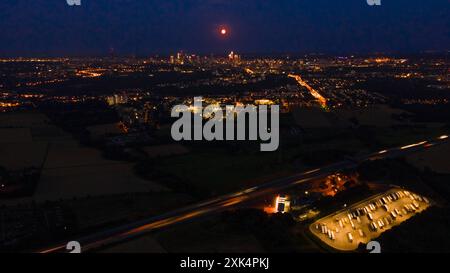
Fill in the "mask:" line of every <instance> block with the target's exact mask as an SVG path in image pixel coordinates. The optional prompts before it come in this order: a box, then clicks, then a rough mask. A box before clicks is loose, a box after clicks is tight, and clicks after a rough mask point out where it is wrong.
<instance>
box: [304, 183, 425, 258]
mask: <svg viewBox="0 0 450 273" xmlns="http://www.w3.org/2000/svg"><path fill="white" fill-rule="evenodd" d="M395 193H399V194H402V197H400V198H399V199H397V200H392V201H387V202H386V203H387V204H386V205H387V208H388V210H387V211H386V210H385V208H384V207H383V206H382V205H378V204H375V203H376V202H379V200H381V198H387V196H388V195H390V194H395ZM380 202H381V201H380ZM429 202H430V201H429V200H426V199H422V197H421V196H418V195H416V194H414V193H411V192H407V191H403V190H399V189H392V190H390V191H388V192H386V193H384V194H381V195H376V196H374V197H371V198H369V199H366V200H364V201H362V202H359V203H357V204H354V205H352V206H350V207H349V208H348V209H345V210H340V211H338V212H336V213H334V214H331V215H328V216H326V217H324V218H322V219H319V220H317V221H316V222H314V223H313V224H311V225H310V227H309V229H310V231H311V232H312V233H313V235H314V236H316V237H317V238H318V239H320V240H321V241H322V242H323V243H325V244H327V245H328V246H330V247H331V248H334V249H336V250H340V251H352V250H356V249H357V248H358V245H359V244H360V243H363V244H367V243H368V242H370V241H371V240H373V239H375V238H378V237H379V236H380V235H381V234H382V233H383V232H385V231H387V230H389V229H391V228H393V227H395V226H398V225H400V224H401V223H403V222H404V221H406V220H408V219H409V218H411V217H413V216H415V215H416V214H418V213H420V212H422V211H424V210H426V209H427V208H428V207H429V206H430V203H429ZM413 203H416V204H417V205H418V207H415V208H414V209H412V208H411V209H408V210H406V209H405V207H404V206H405V205H406V206H412V204H413ZM370 204H375V205H374V207H373V209H371V208H370ZM380 204H381V203H380ZM364 208H367V209H368V210H367V211H370V212H369V213H364V214H363V215H359V216H356V217H355V215H356V214H355V215H352V214H353V213H354V212H355V211H356V210H357V209H361V210H362V209H364ZM392 211H394V213H395V214H396V217H393V216H391V215H392V214H391V213H392ZM396 211H399V212H400V213H396ZM397 214H398V215H397ZM379 221H382V222H384V223H383V225H382V226H381V227H380V225H379V224H378V223H379ZM371 223H375V224H376V225H377V229H376V230H373V229H371V228H370V227H369V225H370V224H371Z"/></svg>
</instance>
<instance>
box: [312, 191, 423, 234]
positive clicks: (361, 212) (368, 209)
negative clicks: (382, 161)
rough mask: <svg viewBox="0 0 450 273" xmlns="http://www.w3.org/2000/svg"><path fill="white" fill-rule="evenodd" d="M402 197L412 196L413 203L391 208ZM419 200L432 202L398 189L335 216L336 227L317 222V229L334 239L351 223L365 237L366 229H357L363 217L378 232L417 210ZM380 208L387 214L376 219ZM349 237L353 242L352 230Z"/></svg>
mask: <svg viewBox="0 0 450 273" xmlns="http://www.w3.org/2000/svg"><path fill="white" fill-rule="evenodd" d="M402 198H410V199H411V203H410V204H406V205H404V206H403V208H402V209H398V208H395V209H392V210H390V205H391V203H392V202H394V201H397V200H399V199H402ZM418 201H420V202H425V203H427V204H429V203H430V201H429V200H428V199H427V198H426V197H422V196H420V195H417V194H414V193H411V192H409V191H406V190H398V191H396V192H392V193H389V194H387V195H385V196H383V197H380V198H378V199H376V200H374V201H372V202H370V203H369V204H367V205H365V206H363V207H359V208H356V209H351V210H349V211H348V213H347V215H346V217H342V218H335V221H336V227H335V228H329V227H328V226H327V225H326V224H322V223H317V224H316V229H317V230H318V231H319V232H320V233H322V234H324V235H326V236H327V237H328V238H329V239H330V240H333V241H334V240H336V233H339V232H340V231H342V230H344V229H345V227H346V226H347V225H350V226H351V228H352V229H353V230H355V231H356V232H357V235H359V236H360V237H365V236H366V234H365V233H364V231H363V230H362V229H361V228H359V229H357V227H356V225H355V222H356V223H358V224H361V223H362V221H361V217H363V216H367V218H368V220H369V222H370V223H369V230H371V231H372V232H376V231H377V230H378V229H384V228H385V227H387V226H388V225H390V224H392V223H393V222H394V221H395V220H396V219H397V218H398V217H402V216H404V215H407V214H408V213H414V212H415V211H417V210H418V209H419V208H420V204H419V203H418ZM379 208H383V209H384V211H386V213H387V215H386V216H385V217H382V218H379V219H374V216H373V213H374V212H375V211H376V210H377V209H379ZM347 239H348V241H349V242H353V240H354V237H353V233H352V232H347Z"/></svg>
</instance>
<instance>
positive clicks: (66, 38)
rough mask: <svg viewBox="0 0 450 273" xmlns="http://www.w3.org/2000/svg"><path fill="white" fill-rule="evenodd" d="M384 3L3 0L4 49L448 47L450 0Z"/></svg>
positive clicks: (0, 35)
mask: <svg viewBox="0 0 450 273" xmlns="http://www.w3.org/2000/svg"><path fill="white" fill-rule="evenodd" d="M381 1H382V6H380V7H371V6H368V5H367V3H366V0H335V1H332V0H158V1H156V0H82V6H81V7H69V6H68V5H67V4H66V0H1V2H0V55H1V56H14V55H28V56H29V55H105V54H107V53H108V52H109V50H110V48H114V50H115V52H116V53H117V54H122V55H128V54H139V55H144V54H145V55H148V54H155V53H160V54H167V53H172V52H175V51H177V50H184V51H186V52H192V53H203V54H206V53H222V52H226V51H229V50H232V49H233V50H235V51H238V52H243V53H310V52H323V53H366V52H403V53H409V52H417V51H423V50H440V51H442V50H450V0H430V1H427V0H381ZM221 25H226V26H228V28H229V29H230V35H229V36H228V37H227V38H223V37H220V35H218V34H217V32H218V28H219V27H220V26H221Z"/></svg>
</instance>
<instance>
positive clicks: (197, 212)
mask: <svg viewBox="0 0 450 273" xmlns="http://www.w3.org/2000/svg"><path fill="white" fill-rule="evenodd" d="M447 141H448V136H441V137H439V138H437V139H436V140H432V141H423V142H419V143H415V144H411V145H406V146H403V147H398V148H392V149H388V150H382V151H379V152H375V153H371V154H369V155H365V156H361V157H358V158H355V159H348V160H344V161H341V162H337V163H334V164H331V165H328V166H324V167H322V168H318V169H314V170H310V171H307V172H303V173H299V174H296V175H293V176H290V177H286V178H282V179H278V180H275V181H272V182H269V183H266V184H262V185H260V186H256V187H252V188H249V189H245V190H242V191H239V192H235V193H231V194H227V195H223V196H220V197H217V198H214V199H211V200H208V201H205V202H201V203H198V204H194V205H191V206H187V207H185V208H182V209H178V210H175V211H172V212H169V213H166V214H163V215H160V216H156V217H150V218H147V219H143V220H141V221H138V222H135V223H131V224H127V225H123V226H119V227H116V228H112V229H108V230H105V231H101V232H98V233H96V234H93V235H90V236H86V237H83V238H78V239H76V240H75V241H78V242H79V243H80V244H81V246H82V251H83V252H86V251H90V250H94V249H97V248H99V247H103V246H107V245H111V244H114V243H118V242H122V241H126V240H129V239H132V238H134V237H137V236H140V235H142V234H145V233H147V232H150V231H154V230H156V229H160V228H163V227H167V226H170V225H173V224H177V223H181V222H184V221H187V220H192V219H195V218H197V217H200V216H205V215H208V214H212V213H217V212H220V211H223V210H226V209H228V208H230V207H232V206H235V205H238V204H241V203H243V202H245V201H248V200H251V199H255V198H257V197H261V196H264V195H267V194H270V193H274V192H279V191H281V190H283V189H286V188H290V187H294V186H296V185H299V184H302V183H307V182H310V181H314V180H317V179H321V178H324V177H326V176H328V175H331V174H334V173H336V172H339V171H342V170H346V169H352V168H355V167H357V166H358V165H359V164H361V163H362V162H365V161H370V160H376V159H383V158H392V157H398V156H403V155H406V154H408V153H413V152H417V151H421V150H424V149H427V148H430V147H433V146H437V145H440V144H443V143H446V142H447ZM66 243H67V242H66ZM66 243H63V244H59V245H56V246H53V247H49V248H46V249H42V250H39V251H37V252H38V253H53V252H66V251H67V250H66Z"/></svg>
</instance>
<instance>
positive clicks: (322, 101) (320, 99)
mask: <svg viewBox="0 0 450 273" xmlns="http://www.w3.org/2000/svg"><path fill="white" fill-rule="evenodd" d="M288 77H290V78H293V79H295V80H296V81H297V82H298V84H300V85H301V86H303V87H305V88H306V89H308V91H309V93H310V94H311V95H312V96H313V97H314V98H315V99H316V100H317V101H318V102H319V103H320V105H321V106H322V107H324V108H326V107H327V99H326V98H324V97H323V96H322V95H321V94H320V93H319V92H318V91H317V90H315V89H314V88H312V87H311V86H310V85H309V84H308V83H307V82H305V81H304V80H303V79H302V77H300V76H299V75H294V74H289V75H288Z"/></svg>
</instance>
